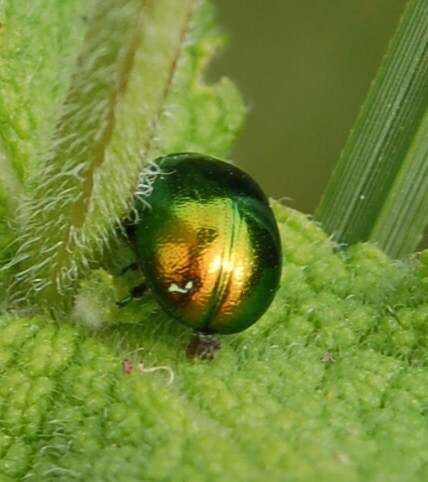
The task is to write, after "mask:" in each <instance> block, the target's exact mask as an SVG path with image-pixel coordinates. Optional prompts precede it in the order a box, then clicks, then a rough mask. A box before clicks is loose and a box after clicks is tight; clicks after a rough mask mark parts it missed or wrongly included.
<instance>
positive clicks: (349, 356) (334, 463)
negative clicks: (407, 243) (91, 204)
mask: <svg viewBox="0 0 428 482" xmlns="http://www.w3.org/2000/svg"><path fill="white" fill-rule="evenodd" d="M275 212H276V215H277V219H278V222H279V228H280V233H281V238H282V242H283V248H284V250H283V255H284V271H283V275H282V280H281V287H280V290H279V292H278V294H277V296H276V299H275V301H274V303H273V305H272V307H271V309H270V310H269V311H268V312H267V313H266V314H265V315H264V316H263V317H262V318H261V319H260V320H259V321H258V322H257V323H256V324H255V325H254V326H252V327H251V328H250V329H248V330H247V331H245V332H242V333H240V334H236V335H229V336H224V337H222V338H221V343H222V349H221V350H220V351H219V352H218V353H217V355H216V358H215V359H214V361H213V362H201V361H193V362H192V361H189V360H187V359H186V357H185V346H186V344H187V343H188V341H189V338H190V336H191V332H190V330H188V329H187V328H185V327H184V326H182V325H180V324H178V323H177V322H175V321H173V320H170V319H168V318H167V317H166V316H165V315H164V314H162V312H161V311H160V310H159V308H158V307H157V306H156V304H155V303H154V301H153V300H152V299H151V298H150V296H149V295H146V296H145V298H144V299H143V300H139V301H134V302H133V303H131V304H130V305H128V306H127V307H126V308H122V309H119V308H118V307H117V306H116V305H115V302H114V301H115V300H114V296H112V295H114V293H115V292H116V291H117V290H118V291H120V289H122V284H123V283H125V282H124V280H123V277H121V278H113V277H112V276H111V275H109V274H108V273H105V272H103V271H102V270H99V271H98V272H97V273H94V272H93V273H92V274H91V275H90V277H89V278H88V280H87V282H84V283H83V284H82V287H81V289H80V291H79V294H78V299H79V300H80V301H78V304H79V306H78V307H77V308H78V309H77V312H76V311H75V317H77V318H78V315H80V316H81V318H80V322H81V323H76V321H74V322H67V321H63V322H61V323H58V322H54V321H52V320H49V319H47V318H37V319H35V318H32V319H28V318H18V317H16V316H11V315H9V316H3V317H1V318H0V376H1V384H0V478H1V479H2V480H9V479H7V477H9V478H10V480H17V479H21V478H25V479H26V480H27V479H28V480H43V481H50V480H74V479H77V480H100V481H101V480H102V481H109V480H111V481H113V480H123V481H126V482H133V481H135V482H136V481H141V480H151V481H161V480H174V481H183V482H187V481H193V480H198V481H199V480H204V481H205V480H206V481H211V480H215V481H224V482H226V481H233V482H239V481H242V482H248V481H252V480H254V481H259V480H265V479H266V478H268V479H269V480H271V481H273V482H276V481H278V482H283V481H284V474H286V478H287V480H298V481H300V482H312V481H314V480H319V481H321V482H334V481H337V482H343V481H353V482H357V481H361V482H363V481H364V482H369V481H373V482H374V481H380V480H396V481H401V480H412V481H413V482H419V481H420V482H425V481H426V480H427V476H428V472H427V450H426V440H427V439H428V425H427V423H426V417H427V397H428V382H427V380H428V368H427V355H426V354H427V349H428V323H427V322H428V294H427V293H428V291H427V289H426V288H427V280H428V278H427V274H428V270H427V263H426V259H425V258H426V256H424V257H422V258H421V260H420V261H419V260H413V261H407V262H401V263H397V262H392V261H391V260H390V259H389V258H388V257H387V256H386V255H385V254H384V253H382V252H381V251H380V250H379V249H378V248H376V247H375V246H373V245H370V244H359V245H356V246H354V247H352V248H351V249H350V250H349V251H348V252H346V253H343V252H342V253H336V252H335V250H334V245H333V244H332V243H331V242H330V241H329V239H328V237H327V236H326V235H325V234H324V233H323V232H322V231H321V230H320V229H319V227H318V226H317V225H316V224H315V223H313V222H312V221H310V220H309V219H308V218H306V217H305V216H303V215H301V214H299V213H297V212H295V211H292V210H290V209H286V208H283V207H281V206H278V205H275ZM95 321H98V325H101V328H102V327H103V326H104V329H100V330H96V331H93V330H89V329H88V328H87V325H88V324H91V326H95V325H96V324H97V323H95ZM125 360H129V361H130V362H131V363H132V367H133V368H132V370H131V372H130V373H126V372H124V370H123V362H124V361H125ZM141 363H143V369H146V371H144V370H143V372H141V366H140V364H141ZM127 366H128V371H129V366H130V364H129V362H127ZM155 367H168V369H166V370H165V369H158V370H156V371H149V370H147V369H150V368H155ZM169 370H172V372H173V373H174V381H173V382H172V383H170V384H169V380H170V377H169V374H170V371H169Z"/></svg>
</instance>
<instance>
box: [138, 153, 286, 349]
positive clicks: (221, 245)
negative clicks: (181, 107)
mask: <svg viewBox="0 0 428 482" xmlns="http://www.w3.org/2000/svg"><path fill="white" fill-rule="evenodd" d="M155 163H156V165H157V166H158V168H159V173H158V174H157V176H155V178H154V180H153V182H152V184H151V187H150V193H149V195H148V196H146V197H145V198H144V199H143V200H142V201H141V200H140V201H138V200H137V206H136V209H137V211H138V214H139V216H138V218H139V221H137V222H136V223H135V224H134V225H132V226H130V230H129V236H130V238H131V240H132V244H133V246H134V248H135V251H136V259H137V264H138V266H139V267H140V268H141V270H142V272H143V274H144V276H145V281H146V284H147V286H148V287H149V288H150V289H151V291H152V293H153V295H154V297H155V298H156V300H157V301H158V303H159V304H160V306H161V307H162V308H163V309H164V310H165V311H166V312H167V313H168V314H169V315H170V316H172V317H173V318H174V319H176V320H178V321H179V322H181V323H184V324H185V325H187V326H190V327H191V328H193V330H194V331H195V332H197V333H199V334H200V335H201V336H202V337H203V336H207V335H213V334H229V333H236V332H239V331H242V330H245V329H246V328H248V327H249V326H251V325H252V324H253V323H255V322H256V321H257V320H258V319H259V318H260V317H261V316H262V315H263V313H264V312H265V311H266V310H267V308H268V307H269V305H270V304H271V302H272V300H273V298H274V295H275V292H276V291H277V288H278V286H279V280H280V275H281V269H282V254H281V242H280V236H279V231H278V226H277V223H276V221H275V217H274V215H273V212H272V209H271V208H270V206H269V201H268V199H267V198H266V196H265V194H264V193H263V191H262V189H261V188H260V187H259V186H258V184H257V183H256V182H255V181H254V180H253V179H252V178H251V177H250V176H249V175H248V174H246V173H245V172H244V171H242V170H241V169H239V168H237V167H236V166H234V165H232V164H230V163H227V162H224V161H220V160H218V159H215V158H213V157H209V156H206V155H203V154H197V153H178V154H170V155H167V156H164V157H161V158H159V159H157V160H156V161H155ZM204 343H205V344H206V338H205V341H204ZM217 345H218V343H217ZM193 351H194V350H193ZM196 353H197V350H196Z"/></svg>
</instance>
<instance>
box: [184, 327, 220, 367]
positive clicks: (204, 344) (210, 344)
mask: <svg viewBox="0 0 428 482" xmlns="http://www.w3.org/2000/svg"><path fill="white" fill-rule="evenodd" d="M220 348H221V344H220V340H219V339H218V338H217V337H216V336H213V335H203V334H201V333H197V334H195V335H193V336H192V338H191V340H190V342H189V344H188V345H187V348H186V355H187V358H190V359H195V358H199V359H201V360H212V359H213V358H214V355H215V353H216V351H218V350H220Z"/></svg>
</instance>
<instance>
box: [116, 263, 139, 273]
mask: <svg viewBox="0 0 428 482" xmlns="http://www.w3.org/2000/svg"><path fill="white" fill-rule="evenodd" d="M128 271H138V263H136V262H135V261H134V262H133V263H131V264H128V265H127V266H125V267H124V268H123V269H122V270H121V272H120V273H119V276H123V275H124V274H126V273H127V272H128Z"/></svg>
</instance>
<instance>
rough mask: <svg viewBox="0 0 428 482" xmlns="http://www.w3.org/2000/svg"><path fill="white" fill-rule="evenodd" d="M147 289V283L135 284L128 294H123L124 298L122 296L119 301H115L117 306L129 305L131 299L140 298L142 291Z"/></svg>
mask: <svg viewBox="0 0 428 482" xmlns="http://www.w3.org/2000/svg"><path fill="white" fill-rule="evenodd" d="M146 290H147V285H146V284H145V283H141V284H139V285H137V286H134V287H133V288H132V290H131V291H130V292H129V294H128V295H126V296H125V298H122V299H121V300H119V301H116V305H117V306H119V308H123V307H124V306H127V305H129V303H131V301H132V300H135V299H138V298H141V297H142V296H143V295H144V293H145V292H146Z"/></svg>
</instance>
